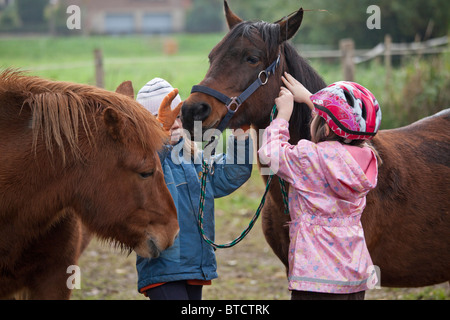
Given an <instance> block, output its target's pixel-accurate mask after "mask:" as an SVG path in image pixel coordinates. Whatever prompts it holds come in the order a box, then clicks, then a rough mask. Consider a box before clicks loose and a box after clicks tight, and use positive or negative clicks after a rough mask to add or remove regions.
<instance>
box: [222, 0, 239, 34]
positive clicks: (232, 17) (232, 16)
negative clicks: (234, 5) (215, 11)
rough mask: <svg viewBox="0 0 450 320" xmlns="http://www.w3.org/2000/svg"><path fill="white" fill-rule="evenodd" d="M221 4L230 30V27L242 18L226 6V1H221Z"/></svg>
mask: <svg viewBox="0 0 450 320" xmlns="http://www.w3.org/2000/svg"><path fill="white" fill-rule="evenodd" d="M223 6H224V9H225V17H226V18H227V24H228V28H230V30H231V29H233V27H234V26H235V25H237V24H238V23H241V22H242V21H243V20H242V19H241V18H239V17H238V16H237V15H235V14H234V13H233V12H232V11H231V9H230V7H229V6H228V3H227V1H224V2H223Z"/></svg>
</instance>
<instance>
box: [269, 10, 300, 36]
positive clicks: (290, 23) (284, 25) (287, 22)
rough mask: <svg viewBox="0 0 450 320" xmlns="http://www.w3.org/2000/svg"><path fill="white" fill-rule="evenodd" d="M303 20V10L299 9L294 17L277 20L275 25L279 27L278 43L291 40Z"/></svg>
mask: <svg viewBox="0 0 450 320" xmlns="http://www.w3.org/2000/svg"><path fill="white" fill-rule="evenodd" d="M302 20H303V8H300V9H299V10H298V11H297V12H296V13H295V14H294V15H292V16H290V17H288V18H287V19H282V20H279V21H277V22H275V23H278V24H279V25H280V42H283V41H286V40H289V39H290V38H292V37H293V36H294V35H295V34H296V33H297V31H298V29H299V28H300V25H301V24H302Z"/></svg>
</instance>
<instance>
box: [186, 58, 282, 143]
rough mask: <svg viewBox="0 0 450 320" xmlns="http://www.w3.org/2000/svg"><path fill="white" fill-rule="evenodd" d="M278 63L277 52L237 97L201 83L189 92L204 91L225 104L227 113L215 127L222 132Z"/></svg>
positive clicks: (273, 71) (267, 78) (264, 82)
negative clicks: (272, 60) (234, 106)
mask: <svg viewBox="0 0 450 320" xmlns="http://www.w3.org/2000/svg"><path fill="white" fill-rule="evenodd" d="M279 64H280V54H278V57H277V58H276V59H275V61H274V62H272V64H271V65H270V66H268V67H267V68H266V69H265V70H262V71H261V72H260V73H259V74H258V78H257V79H256V80H255V81H254V82H253V83H252V84H251V85H250V86H249V87H248V88H247V89H245V90H244V92H242V93H241V94H240V95H239V96H238V97H232V98H230V97H228V96H227V95H224V94H223V93H221V92H219V91H217V90H215V89H211V88H209V87H207V86H201V85H196V86H193V87H192V90H191V93H194V92H201V93H205V94H208V95H210V96H212V97H214V98H216V99H217V100H219V101H221V102H223V103H224V104H225V107H226V108H227V110H228V111H227V114H226V115H225V117H223V119H222V121H220V123H219V125H218V126H217V128H216V130H219V131H220V132H222V131H223V130H225V128H226V127H227V125H228V122H230V120H231V118H232V117H233V116H234V114H235V113H236V111H238V109H239V107H240V106H241V105H242V104H243V103H244V101H245V100H247V99H248V98H249V97H250V96H251V95H252V94H253V93H254V92H255V91H256V90H257V89H258V88H259V87H260V86H263V85H265V84H266V83H267V81H268V80H269V76H270V75H271V74H274V73H275V70H276V68H277V67H278V65H279ZM263 77H265V79H263ZM233 104H234V105H236V108H235V109H234V110H233V109H231V106H232V105H233ZM211 142H212V141H210V143H211Z"/></svg>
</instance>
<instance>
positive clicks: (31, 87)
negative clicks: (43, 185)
mask: <svg viewBox="0 0 450 320" xmlns="http://www.w3.org/2000/svg"><path fill="white" fill-rule="evenodd" d="M6 92H7V93H9V94H14V95H15V96H17V97H20V98H21V99H22V100H21V101H23V103H22V106H21V110H22V109H23V108H24V107H25V106H26V105H28V106H29V108H30V110H31V114H32V115H31V121H30V124H31V129H32V132H33V149H34V151H35V152H36V147H37V145H38V143H39V137H42V140H43V141H44V142H45V146H46V148H47V150H48V151H49V152H50V153H52V154H53V144H54V143H55V144H56V146H57V147H58V148H59V150H60V152H61V155H62V159H63V163H65V160H66V154H65V151H66V147H68V149H69V150H70V152H71V153H72V154H73V156H74V157H75V158H76V159H78V160H80V159H82V152H81V150H80V148H79V128H81V129H82V131H84V133H85V135H86V137H87V139H88V141H89V144H91V145H94V146H95V142H94V141H95V140H94V135H95V133H96V132H95V131H96V130H97V129H98V126H97V124H96V121H95V118H96V116H98V115H100V114H101V112H102V111H104V110H105V109H106V108H108V107H110V108H113V109H114V110H116V111H117V112H118V113H119V114H120V115H121V116H122V118H124V119H126V120H127V122H128V123H126V124H125V125H124V126H123V128H124V130H126V132H125V134H126V136H127V139H128V141H135V142H136V141H140V143H141V144H142V147H143V148H145V149H150V150H154V151H156V150H159V149H160V148H161V147H162V143H163V141H164V138H165V134H164V132H163V130H162V129H161V126H160V125H159V124H158V123H157V121H156V119H155V118H154V117H153V116H151V115H150V113H149V112H148V111H147V110H145V109H144V108H143V107H142V106H140V104H139V103H138V102H136V101H135V100H133V99H131V98H129V97H126V96H125V95H122V94H118V93H114V92H111V91H107V90H104V89H100V88H97V87H94V86H89V85H83V84H76V83H70V82H62V81H50V80H46V79H42V78H39V77H36V76H27V75H25V74H24V73H23V72H21V71H17V70H12V69H7V70H5V71H3V72H2V73H1V74H0V94H3V93H6ZM7 107H8V106H6V105H3V106H0V108H7ZM93 129H94V130H93ZM150 137H151V139H150Z"/></svg>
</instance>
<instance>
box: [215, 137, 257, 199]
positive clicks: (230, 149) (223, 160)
mask: <svg viewBox="0 0 450 320" xmlns="http://www.w3.org/2000/svg"><path fill="white" fill-rule="evenodd" d="M252 163H253V141H252V139H251V137H250V136H249V137H248V138H247V139H242V140H241V139H237V138H236V137H234V136H233V135H230V136H229V137H228V143H227V152H226V153H225V154H218V155H216V156H215V158H214V174H213V175H212V178H211V180H212V184H213V188H214V197H215V198H220V197H224V196H226V195H229V194H230V193H232V192H233V191H235V190H236V189H237V188H239V187H240V186H241V185H243V184H244V183H245V182H246V181H247V180H248V179H249V178H250V176H251V173H252Z"/></svg>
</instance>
